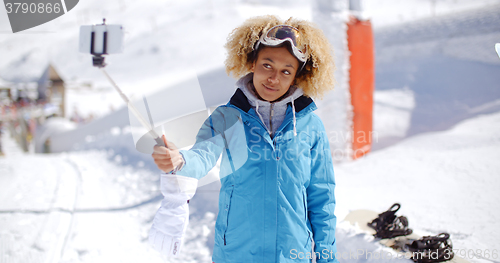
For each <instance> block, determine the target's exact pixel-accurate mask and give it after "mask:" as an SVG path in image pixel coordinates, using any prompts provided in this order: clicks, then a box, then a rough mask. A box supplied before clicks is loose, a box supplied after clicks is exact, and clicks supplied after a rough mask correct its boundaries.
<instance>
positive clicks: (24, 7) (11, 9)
mask: <svg viewBox="0 0 500 263" xmlns="http://www.w3.org/2000/svg"><path fill="white" fill-rule="evenodd" d="M5 9H6V10H7V13H8V14H10V13H15V14H18V13H23V14H27V13H31V14H35V13H38V14H50V13H56V14H57V13H60V12H63V10H62V9H61V4H60V3H55V4H52V3H38V4H36V3H29V4H28V3H7V4H5Z"/></svg>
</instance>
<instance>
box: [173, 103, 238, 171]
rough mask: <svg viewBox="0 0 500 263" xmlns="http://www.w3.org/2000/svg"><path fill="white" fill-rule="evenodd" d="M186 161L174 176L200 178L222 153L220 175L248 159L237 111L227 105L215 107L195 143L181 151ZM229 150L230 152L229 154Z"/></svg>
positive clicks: (234, 168) (232, 169)
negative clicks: (224, 164) (227, 165)
mask: <svg viewBox="0 0 500 263" xmlns="http://www.w3.org/2000/svg"><path fill="white" fill-rule="evenodd" d="M180 153H181V154H182V156H183V158H184V161H185V164H184V166H183V167H182V169H180V170H179V171H177V172H176V174H177V175H182V176H188V177H193V178H196V179H200V178H202V177H203V176H205V175H206V174H207V173H208V172H209V171H210V170H211V169H212V168H213V167H214V166H215V164H216V162H217V160H218V159H219V157H220V155H221V153H222V154H223V155H222V163H228V164H230V165H229V166H230V168H229V171H228V170H227V169H228V168H227V167H226V166H222V165H221V172H220V176H221V177H222V176H226V175H228V174H230V173H232V172H234V171H235V170H236V169H237V168H238V167H240V166H241V165H242V164H244V163H245V161H246V159H247V146H246V136H245V129H244V126H243V122H242V119H241V115H240V112H239V111H238V110H237V109H234V108H232V107H227V106H221V107H218V108H217V109H216V110H215V111H214V112H213V113H212V115H210V117H209V118H208V119H207V120H206V121H205V122H204V123H203V125H202V127H201V128H200V130H199V132H198V135H197V136H196V142H195V144H194V145H193V147H192V148H191V149H189V150H187V151H186V150H181V151H180ZM231 153H232V154H231Z"/></svg>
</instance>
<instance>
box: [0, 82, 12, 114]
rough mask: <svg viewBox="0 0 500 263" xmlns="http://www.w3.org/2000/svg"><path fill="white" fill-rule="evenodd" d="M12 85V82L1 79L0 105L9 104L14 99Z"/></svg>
mask: <svg viewBox="0 0 500 263" xmlns="http://www.w3.org/2000/svg"><path fill="white" fill-rule="evenodd" d="M11 86H12V83H10V82H7V81H5V80H3V79H0V107H1V106H4V105H8V104H10V102H11V101H12V95H11V92H10V90H11Z"/></svg>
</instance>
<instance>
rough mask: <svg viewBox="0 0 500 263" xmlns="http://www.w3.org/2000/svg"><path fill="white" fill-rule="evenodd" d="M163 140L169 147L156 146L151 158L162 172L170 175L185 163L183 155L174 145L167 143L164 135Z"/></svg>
mask: <svg viewBox="0 0 500 263" xmlns="http://www.w3.org/2000/svg"><path fill="white" fill-rule="evenodd" d="M162 139H163V142H164V143H165V145H166V146H167V147H163V146H159V145H155V147H154V152H153V154H152V155H151V156H153V159H154V161H155V164H156V166H158V168H159V169H160V170H162V171H164V172H166V173H169V172H171V171H172V170H174V168H175V167H177V166H179V165H180V164H181V163H182V162H183V160H182V155H181V154H180V153H179V150H177V147H176V146H175V145H174V144H173V143H171V142H169V141H167V139H166V138H165V135H162Z"/></svg>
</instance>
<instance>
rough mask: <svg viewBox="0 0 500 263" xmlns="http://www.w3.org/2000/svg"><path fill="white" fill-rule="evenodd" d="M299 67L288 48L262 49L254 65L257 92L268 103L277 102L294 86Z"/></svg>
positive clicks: (254, 82) (254, 81)
mask: <svg viewBox="0 0 500 263" xmlns="http://www.w3.org/2000/svg"><path fill="white" fill-rule="evenodd" d="M298 66H299V61H298V60H297V59H296V58H295V57H294V56H293V55H292V54H290V52H289V51H288V48H287V47H285V46H282V47H262V48H261V49H260V51H259V55H258V56H257V60H255V61H254V63H253V65H252V72H253V73H254V74H253V85H254V86H255V90H256V91H257V93H258V94H259V96H260V97H261V98H262V99H264V100H266V101H270V102H272V101H275V100H277V99H278V98H280V97H281V96H283V95H284V94H285V93H286V92H287V91H288V89H289V88H290V85H292V83H293V80H294V79H295V74H296V72H297V70H298Z"/></svg>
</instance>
